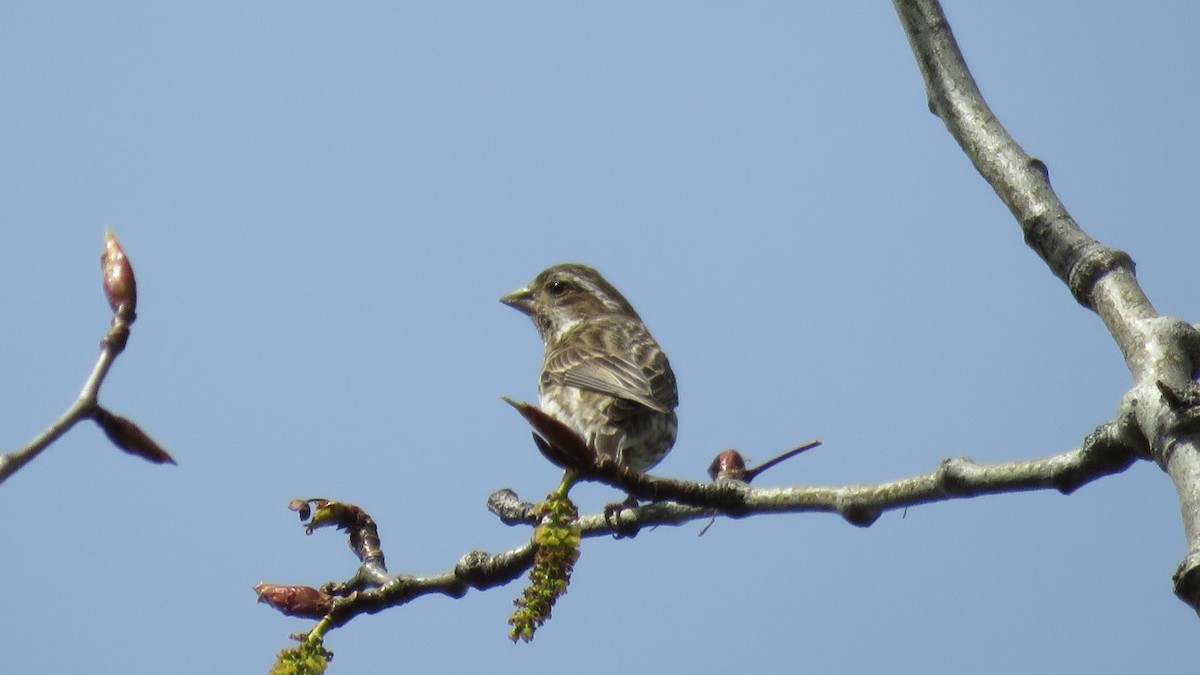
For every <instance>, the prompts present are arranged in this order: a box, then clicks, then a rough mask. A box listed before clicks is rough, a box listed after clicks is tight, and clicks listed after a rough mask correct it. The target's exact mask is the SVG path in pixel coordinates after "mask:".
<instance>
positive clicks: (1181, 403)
mask: <svg viewBox="0 0 1200 675" xmlns="http://www.w3.org/2000/svg"><path fill="white" fill-rule="evenodd" d="M1154 385H1155V386H1156V387H1157V388H1158V393H1159V394H1160V395H1161V396H1162V398H1163V401H1164V402H1165V403H1166V404H1167V407H1168V408H1170V410H1171V417H1170V421H1169V422H1168V425H1167V428H1166V429H1165V430H1164V431H1166V432H1167V433H1168V434H1171V435H1180V434H1190V433H1195V432H1197V431H1200V384H1197V383H1196V381H1195V380H1188V381H1187V382H1184V383H1181V384H1168V383H1167V382H1165V381H1163V380H1156V381H1155V382H1154Z"/></svg>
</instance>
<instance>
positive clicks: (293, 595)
mask: <svg viewBox="0 0 1200 675" xmlns="http://www.w3.org/2000/svg"><path fill="white" fill-rule="evenodd" d="M254 592H255V593H257V594H258V601H259V602H265V603H267V604H268V605H270V606H272V607H274V608H275V609H277V610H279V611H280V612H283V613H284V614H287V615H288V616H298V617H301V618H306V619H320V618H321V617H323V616H325V615H326V614H328V613H329V611H330V610H332V609H333V596H332V595H329V594H328V593H324V592H322V591H319V590H317V589H315V588H313V587H312V586H279V585H276V584H268V583H261V584H259V585H257V586H255V587H254Z"/></svg>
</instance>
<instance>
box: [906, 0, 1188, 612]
mask: <svg viewBox="0 0 1200 675" xmlns="http://www.w3.org/2000/svg"><path fill="white" fill-rule="evenodd" d="M894 3H895V6H896V11H897V13H898V14H899V16H900V21H901V23H902V24H903V25H904V30H905V33H906V34H907V36H908V39H909V43H910V44H911V45H912V50H913V54H914V56H915V57H916V60H917V64H918V65H919V66H920V69H921V75H922V77H923V78H924V80H925V87H926V92H927V95H928V97H929V108H930V110H931V111H932V112H933V113H934V114H936V115H937V116H938V117H940V118H941V119H942V121H943V122H944V123H945V125H946V128H947V129H948V130H949V131H950V134H951V135H952V136H953V137H954V139H955V140H956V141H957V142H958V144H959V146H960V147H961V148H962V150H963V152H964V153H966V155H967V157H969V158H970V160H971V162H972V163H973V164H974V165H975V168H976V169H977V170H978V171H979V173H980V175H982V176H983V178H984V179H985V180H987V182H988V184H990V185H991V186H992V188H993V189H995V191H996V194H997V195H999V197H1000V199H1001V200H1002V201H1003V202H1004V203H1005V205H1007V206H1008V208H1009V210H1010V211H1012V213H1013V216H1015V217H1016V219H1017V222H1018V223H1020V225H1021V229H1022V231H1023V232H1024V235H1025V241H1026V242H1027V243H1028V244H1029V245H1030V246H1031V247H1032V248H1033V249H1034V251H1036V252H1037V253H1038V255H1039V256H1041V257H1042V259H1043V260H1045V261H1046V264H1047V265H1048V266H1049V267H1050V270H1051V271H1052V272H1053V273H1054V274H1055V275H1056V276H1058V277H1059V278H1060V279H1062V280H1063V281H1064V282H1066V284H1067V286H1068V288H1069V289H1070V290H1071V293H1072V294H1074V296H1075V298H1076V300H1078V301H1079V302H1080V304H1082V305H1084V306H1085V307H1087V308H1089V309H1092V310H1094V311H1095V312H1096V313H1097V314H1099V315H1100V318H1101V319H1102V320H1103V321H1104V324H1105V326H1106V327H1107V328H1108V330H1109V332H1110V333H1111V334H1112V336H1113V339H1114V340H1115V341H1116V342H1117V345H1118V346H1119V347H1120V349H1121V353H1122V354H1123V355H1124V357H1125V363H1126V366H1127V367H1128V368H1129V371H1130V373H1132V375H1133V377H1134V382H1135V384H1134V386H1133V388H1132V389H1131V390H1130V391H1129V393H1128V394H1127V395H1126V396H1125V398H1124V400H1123V401H1122V403H1121V416H1122V418H1132V419H1133V420H1134V421H1135V422H1136V426H1137V429H1138V430H1139V432H1140V434H1141V435H1142V437H1143V438H1144V439H1146V443H1145V445H1146V446H1147V449H1148V452H1149V454H1150V456H1152V457H1153V458H1154V460H1155V461H1156V462H1158V464H1159V465H1160V466H1161V467H1163V469H1164V470H1165V471H1166V472H1167V473H1168V474H1169V475H1170V476H1171V479H1172V480H1173V481H1174V483H1175V487H1176V490H1177V492H1178V494H1179V500H1180V505H1181V510H1182V514H1183V525H1184V532H1185V534H1186V536H1187V540H1188V546H1189V553H1188V554H1187V556H1185V558H1184V561H1183V562H1182V563H1180V566H1179V568H1178V570H1177V572H1176V575H1175V581H1176V584H1175V590H1176V593H1177V594H1178V595H1179V596H1180V598H1181V599H1183V600H1184V601H1185V602H1187V603H1188V604H1189V605H1191V606H1192V607H1193V608H1196V609H1197V611H1200V434H1198V433H1197V432H1198V430H1200V425H1198V424H1194V423H1193V420H1194V419H1195V418H1196V416H1197V415H1196V410H1197V408H1198V407H1200V396H1196V395H1193V393H1194V392H1195V390H1196V385H1195V383H1194V381H1193V378H1195V377H1196V375H1197V369H1198V367H1197V364H1198V363H1200V359H1198V358H1197V355H1198V353H1200V351H1198V350H1197V344H1198V343H1200V337H1198V336H1197V333H1196V329H1195V327H1193V326H1191V325H1189V324H1187V323H1185V322H1183V321H1181V320H1178V319H1173V318H1167V317H1160V316H1158V314H1157V312H1155V310H1154V307H1153V306H1152V305H1151V304H1150V301H1149V299H1147V298H1146V295H1145V294H1144V293H1143V292H1142V289H1141V287H1140V286H1139V285H1138V283H1137V279H1136V278H1135V277H1134V267H1133V262H1132V260H1131V259H1130V257H1129V256H1128V255H1127V254H1126V253H1125V252H1123V251H1120V250H1117V249H1113V248H1108V247H1106V246H1103V245H1101V244H1100V243H1099V242H1097V241H1096V240H1094V239H1092V238H1091V237H1089V236H1088V235H1087V233H1086V232H1084V231H1083V229H1082V228H1080V227H1079V225H1078V224H1077V223H1076V222H1075V220H1074V219H1073V218H1071V215H1070V214H1069V213H1068V212H1067V209H1066V207H1065V206H1064V205H1063V204H1062V202H1061V201H1060V200H1059V199H1058V196H1057V195H1056V194H1055V193H1054V190H1053V188H1052V187H1051V186H1050V180H1049V171H1048V170H1047V169H1046V166H1045V165H1044V164H1043V163H1042V162H1041V161H1039V160H1037V159H1035V158H1034V157H1031V156H1030V155H1028V154H1027V153H1026V152H1025V151H1024V150H1023V149H1022V148H1021V146H1019V145H1018V144H1017V143H1016V141H1014V140H1013V139H1012V137H1011V136H1009V135H1008V132H1007V131H1005V129H1004V127H1003V126H1002V125H1001V124H1000V122H999V120H997V119H996V116H995V115H994V114H993V113H992V111H991V109H990V108H989V107H988V105H987V103H986V102H985V101H984V99H983V95H982V94H981V93H980V92H979V88H978V87H977V86H976V85H975V80H974V78H972V77H971V73H970V71H969V70H968V69H967V65H966V62H965V60H964V59H963V55H962V52H961V51H960V50H959V48H958V44H957V43H956V41H955V39H954V35H953V34H952V33H951V31H950V25H949V23H948V22H947V20H946V16H945V14H944V13H943V12H942V8H941V6H940V5H939V4H938V2H936V0H894ZM1164 392H1174V395H1172V394H1171V393H1164Z"/></svg>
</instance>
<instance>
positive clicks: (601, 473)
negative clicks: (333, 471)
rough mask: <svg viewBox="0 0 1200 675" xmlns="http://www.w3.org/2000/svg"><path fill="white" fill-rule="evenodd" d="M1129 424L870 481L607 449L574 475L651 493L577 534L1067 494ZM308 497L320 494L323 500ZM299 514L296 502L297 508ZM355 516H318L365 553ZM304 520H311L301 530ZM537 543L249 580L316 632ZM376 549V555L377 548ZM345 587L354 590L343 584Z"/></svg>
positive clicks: (457, 593)
mask: <svg viewBox="0 0 1200 675" xmlns="http://www.w3.org/2000/svg"><path fill="white" fill-rule="evenodd" d="M1127 421H1128V420H1126V422H1127ZM1130 428H1131V427H1130V426H1129V424H1127V423H1122V422H1121V421H1119V420H1118V421H1113V422H1107V423H1105V424H1102V425H1100V426H1099V427H1097V428H1096V429H1095V430H1094V431H1093V432H1092V433H1091V434H1089V435H1088V436H1087V438H1085V439H1084V442H1083V445H1082V446H1081V447H1079V448H1076V449H1074V450H1070V451H1068V452H1064V453H1061V454H1058V455H1054V456H1052V457H1046V458H1043V459H1036V460H1027V461H1020V462H1007V463H1001V464H978V463H976V462H974V461H972V460H971V459H968V458H966V457H958V458H954V459H947V460H944V461H943V462H942V463H941V465H940V466H938V468H936V469H934V470H933V471H930V472H928V473H924V474H920V475H917V476H911V477H909V478H902V479H900V480H895V481H890V482H887V483H881V484H878V485H842V486H817V487H806V486H792V487H778V488H756V487H751V486H750V485H749V484H747V483H744V482H742V481H735V480H717V481H714V482H712V483H698V482H693V481H686V480H679V479H675V478H664V477H660V476H651V475H647V474H642V473H637V472H633V471H629V470H627V469H625V468H624V467H621V466H619V465H618V464H616V462H614V461H612V460H610V459H607V458H601V459H599V460H598V461H597V463H596V465H595V468H594V470H591V471H589V472H587V473H585V474H583V475H581V479H582V480H591V481H596V482H601V483H606V484H608V485H612V486H614V487H617V488H620V489H622V490H626V491H628V492H629V493H630V494H633V495H634V496H637V497H642V498H647V499H656V500H660V501H654V502H651V503H649V504H645V505H642V506H637V507H634V508H630V509H626V510H624V511H622V512H621V515H620V521H621V522H620V523H619V524H614V523H612V522H610V520H609V518H607V517H606V516H605V515H604V514H591V515H586V516H581V517H580V518H579V521H578V522H579V526H580V530H581V534H582V536H584V537H599V536H608V535H616V534H623V533H627V532H629V531H630V530H631V529H632V530H633V531H636V530H637V529H638V528H644V527H647V526H657V525H683V524H685V523H689V522H692V521H696V520H701V519H704V518H708V517H711V516H713V515H715V514H723V515H727V516H732V517H738V518H740V517H746V516H752V515H763V514H771V513H807V512H824V513H837V514H839V515H841V516H842V517H843V518H845V519H846V521H847V522H849V523H851V524H853V525H856V526H859V527H868V526H870V525H871V524H872V523H874V522H875V521H876V520H877V519H878V518H879V516H880V515H881V514H882V513H884V512H886V511H893V510H898V509H905V508H908V507H910V506H917V505H920V504H929V503H933V502H940V501H948V500H952V499H966V498H970V497H975V496H978V495H984V494H1001V493H1007V492H1023V491H1028V490H1043V489H1054V490H1058V491H1059V492H1061V493H1063V494H1070V493H1071V492H1073V491H1075V490H1076V489H1078V488H1079V487H1081V486H1083V485H1084V484H1086V483H1089V482H1091V481H1093V480H1095V479H1097V478H1100V477H1101V476H1106V475H1109V474H1114V473H1120V472H1121V471H1124V470H1125V469H1126V468H1128V467H1129V466H1130V465H1131V464H1133V462H1134V461H1135V460H1136V459H1137V458H1138V457H1139V454H1140V453H1139V452H1138V451H1137V450H1138V448H1136V447H1131V446H1130V445H1129V443H1130V441H1131V440H1134V441H1135V442H1136V439H1137V436H1136V434H1133V435H1131V434H1130ZM310 501H312V502H314V503H315V502H323V503H326V504H328V503H329V502H327V501H326V500H310ZM295 503H296V502H293V504H295ZM338 508H339V509H345V511H344V512H361V509H358V507H353V506H345V505H338ZM488 509H489V510H491V511H492V512H493V513H495V514H496V515H497V516H498V517H499V518H500V520H501V521H502V522H504V523H505V524H508V525H529V526H533V525H536V524H537V523H536V520H537V517H536V515H535V509H534V505H533V504H531V503H529V502H523V501H521V499H520V498H519V497H518V496H517V495H516V493H514V492H513V491H511V490H507V489H504V490H499V491H497V492H495V493H493V494H492V495H491V496H490V497H489V498H488ZM304 515H305V514H304V512H302V517H303V516H304ZM313 522H316V521H313ZM355 522H358V523H362V522H368V523H370V529H371V531H372V532H373V531H374V523H373V521H371V519H370V518H369V517H363V516H360V515H355V516H354V517H353V518H350V517H346V518H344V519H342V521H341V522H339V523H333V522H326V521H322V524H337V525H338V526H339V527H342V528H343V529H348V530H350V531H351V541H352V544H351V548H352V549H355V551H356V554H357V555H358V556H359V558H360V559H362V560H364V561H365V560H366V559H367V557H368V556H367V555H366V549H363V550H359V548H358V547H355V545H354V543H353V542H354V541H355V539H356V538H357V539H359V540H362V539H367V540H370V539H372V537H370V536H368V537H363V536H361V535H356V534H355V533H354V529H353V526H352V523H355ZM318 526H319V525H318ZM313 527H314V525H313V524H311V523H310V524H309V525H308V529H309V531H311V530H312V529H313ZM374 545H376V546H377V545H378V539H374ZM536 551H537V545H536V544H535V543H534V541H533V540H532V539H530V540H529V541H527V542H525V543H524V544H522V545H521V546H518V547H516V548H513V549H510V550H507V551H503V552H501V553H494V554H493V553H487V552H484V551H471V552H469V553H467V554H465V555H463V556H462V557H461V558H460V559H459V560H458V562H457V563H456V564H455V565H454V567H453V569H450V570H447V571H444V572H440V573H437V574H432V575H428V576H415V575H409V574H400V575H396V576H394V577H392V578H390V579H389V580H387V581H385V582H382V583H379V584H373V585H374V586H375V587H373V588H368V589H365V590H364V589H362V587H361V584H359V583H357V582H351V583H349V584H326V585H325V586H324V587H323V589H324V590H323V591H322V592H325V593H330V594H331V595H330V596H329V598H328V600H329V604H328V605H320V606H317V605H313V604H310V603H309V600H307V599H306V597H305V596H304V595H302V594H301V595H297V594H296V589H298V588H301V587H293V586H277V585H273V584H260V586H259V587H257V588H256V590H257V591H258V593H259V597H260V599H263V600H264V601H266V602H269V603H270V604H272V605H273V606H275V607H276V608H277V609H279V610H280V611H283V612H284V613H288V614H298V615H301V616H311V617H312V618H322V633H323V632H324V631H325V630H328V629H331V628H336V627H339V626H343V625H345V624H346V623H348V622H349V621H350V620H352V619H353V618H354V617H356V616H358V615H360V614H374V613H376V612H380V611H383V610H385V609H387V608H389V607H395V606H399V605H404V604H407V603H409V602H411V601H413V600H415V599H417V598H419V597H421V596H424V595H432V594H440V595H445V596H448V597H451V598H461V597H463V596H464V595H466V594H467V592H468V591H469V590H471V589H476V590H486V589H489V588H493V587H496V586H502V585H504V584H507V583H509V582H510V581H513V580H514V579H516V578H518V577H520V576H521V575H522V574H524V573H525V572H527V571H528V570H529V568H530V567H531V566H532V565H533V559H534V553H536ZM379 557H380V559H382V554H380V556H379ZM362 577H363V575H362V574H361V572H360V573H356V574H355V576H354V579H355V580H361V578H362ZM352 587H353V588H355V589H358V590H351V591H348V589H350V588H352ZM304 588H305V591H308V590H310V589H307V588H306V587H304ZM277 589H284V590H283V591H280V590H277ZM347 591H348V592H347ZM313 592H314V593H315V592H316V591H315V590H313ZM272 594H274V595H275V597H272ZM342 594H345V597H341V598H338V599H336V600H334V599H333V598H332V595H342Z"/></svg>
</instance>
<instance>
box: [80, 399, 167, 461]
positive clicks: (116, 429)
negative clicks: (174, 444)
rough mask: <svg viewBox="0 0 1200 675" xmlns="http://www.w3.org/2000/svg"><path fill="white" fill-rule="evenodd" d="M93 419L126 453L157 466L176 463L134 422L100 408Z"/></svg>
mask: <svg viewBox="0 0 1200 675" xmlns="http://www.w3.org/2000/svg"><path fill="white" fill-rule="evenodd" d="M92 419H94V420H96V424H99V425H100V428H101V429H103V430H104V435H105V436H108V440H110V441H112V442H113V445H115V446H117V447H118V448H120V449H122V450H124V451H125V452H128V453H129V454H131V455H137V456H138V457H141V458H142V459H144V460H146V461H147V462H154V463H155V464H174V463H175V460H174V459H173V458H172V457H171V455H170V454H169V453H167V451H166V450H163V448H162V446H160V445H159V444H158V443H155V442H154V439H153V438H150V436H148V435H146V432H144V431H142V429H141V427H139V426H138V425H136V424H134V423H133V421H132V420H129V419H127V418H124V417H121V416H120V415H114V414H112V413H110V412H109V411H107V410H105V409H104V408H99V407H97V408H96V410H95V412H93V413H92Z"/></svg>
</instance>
